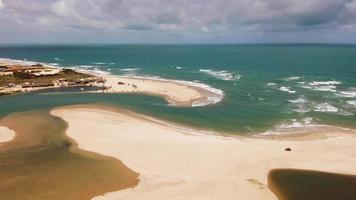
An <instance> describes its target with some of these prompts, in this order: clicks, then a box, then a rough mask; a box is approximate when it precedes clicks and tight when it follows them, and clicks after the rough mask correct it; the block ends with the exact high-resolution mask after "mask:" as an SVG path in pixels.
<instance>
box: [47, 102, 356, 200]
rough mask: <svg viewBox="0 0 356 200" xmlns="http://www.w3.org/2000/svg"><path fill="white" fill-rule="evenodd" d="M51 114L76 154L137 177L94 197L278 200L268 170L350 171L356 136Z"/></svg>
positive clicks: (88, 112)
mask: <svg viewBox="0 0 356 200" xmlns="http://www.w3.org/2000/svg"><path fill="white" fill-rule="evenodd" d="M110 110H112V111H110ZM51 113H52V114H54V115H55V116H58V117H61V118H62V119H64V120H65V121H66V122H67V123H68V125H69V127H68V130H67V134H68V135H69V136H70V137H72V138H73V139H74V140H75V141H76V142H77V143H78V145H79V148H80V149H83V150H88V151H92V152H96V153H99V154H103V155H107V156H112V157H115V158H117V159H120V160H121V161H123V163H125V165H127V166H128V167H129V168H130V169H132V170H134V171H136V172H138V173H139V174H140V176H139V179H140V182H139V184H138V185H137V186H136V187H134V188H130V189H126V190H121V191H117V192H112V193H108V194H106V195H105V196H98V197H96V198H95V199H96V200H99V199H101V200H103V199H106V200H117V199H125V200H130V199H131V200H132V199H137V200H141V199H145V200H150V199H152V200H159V199H165V200H166V199H174V200H175V199H204V200H206V199H217V200H221V199H224V200H226V199H227V200H228V199H234V200H235V199H251V200H268V199H277V197H276V196H275V195H274V193H272V192H271V191H270V190H269V189H268V186H267V182H268V173H269V171H270V170H272V169H276V168H296V169H309V170H321V171H328V172H335V173H347V174H356V168H355V166H356V159H355V157H354V155H355V154H356V149H355V148H354V144H355V143H356V137H355V136H354V135H353V134H349V133H343V132H338V131H339V130H334V132H333V133H331V135H333V136H332V137H329V136H328V135H326V136H325V137H323V138H320V139H315V138H314V139H313V140H307V139H305V138H304V139H303V140H296V139H293V141H291V140H271V139H268V140H267V139H263V138H237V137H224V136H221V135H211V134H210V135H209V133H205V132H204V131H196V130H194V129H190V128H187V127H182V126H177V125H172V124H170V123H166V122H161V121H159V120H155V119H152V118H150V117H146V116H142V115H138V114H135V113H132V112H129V111H125V110H118V109H112V108H110V107H107V108H103V107H100V106H99V107H98V106H89V107H85V106H84V107H83V106H80V107H75V106H74V107H73V106H72V107H62V108H58V109H55V110H52V111H51ZM321 131H324V130H321ZM315 133H317V134H321V133H322V132H318V131H317V130H315ZM287 147H289V148H291V151H285V148H287Z"/></svg>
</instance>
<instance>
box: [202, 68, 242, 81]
mask: <svg viewBox="0 0 356 200" xmlns="http://www.w3.org/2000/svg"><path fill="white" fill-rule="evenodd" d="M199 71H200V72H202V73H205V74H208V75H210V76H212V77H215V78H217V79H220V80H224V81H236V80H239V79H240V78H241V76H240V75H236V74H233V73H231V72H228V71H225V70H222V71H213V70H210V69H199Z"/></svg>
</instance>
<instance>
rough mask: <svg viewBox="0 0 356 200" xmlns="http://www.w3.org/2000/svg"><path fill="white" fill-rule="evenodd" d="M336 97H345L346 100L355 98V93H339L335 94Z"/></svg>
mask: <svg viewBox="0 0 356 200" xmlns="http://www.w3.org/2000/svg"><path fill="white" fill-rule="evenodd" d="M336 95H337V96H341V97H347V98H355V97H356V91H354V90H353V91H351V90H350V91H340V92H338V93H336Z"/></svg>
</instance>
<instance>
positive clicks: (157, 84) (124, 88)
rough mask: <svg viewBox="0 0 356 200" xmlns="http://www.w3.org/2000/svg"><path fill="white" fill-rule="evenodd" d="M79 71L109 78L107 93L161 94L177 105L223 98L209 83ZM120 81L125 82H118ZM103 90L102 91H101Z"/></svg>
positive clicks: (221, 93) (202, 102)
mask: <svg viewBox="0 0 356 200" xmlns="http://www.w3.org/2000/svg"><path fill="white" fill-rule="evenodd" d="M79 72H83V73H88V74H92V75H94V76H101V77H103V78H105V79H106V80H107V82H106V83H105V86H106V87H108V88H109V89H107V90H105V91H104V92H107V93H141V94H149V95H154V96H161V97H164V98H165V99H166V101H168V103H170V104H171V105H175V106H205V105H209V104H215V103H218V102H220V101H221V100H222V99H223V96H224V94H223V91H220V90H218V89H215V88H212V87H210V86H208V85H204V84H198V83H194V82H188V81H178V80H169V79H153V78H146V77H136V76H135V77H124V76H116V75H103V74H97V73H95V72H93V71H91V70H79ZM119 82H121V83H123V84H118V83H119ZM100 92H101V91H100Z"/></svg>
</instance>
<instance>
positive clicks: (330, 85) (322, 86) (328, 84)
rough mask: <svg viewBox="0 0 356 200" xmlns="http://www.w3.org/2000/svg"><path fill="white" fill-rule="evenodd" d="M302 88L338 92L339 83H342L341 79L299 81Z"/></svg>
mask: <svg viewBox="0 0 356 200" xmlns="http://www.w3.org/2000/svg"><path fill="white" fill-rule="evenodd" d="M298 83H299V84H300V85H301V87H302V88H305V89H310V90H315V91H323V92H337V90H336V88H337V85H340V84H341V82H340V81H313V82H311V83H305V82H298Z"/></svg>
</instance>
